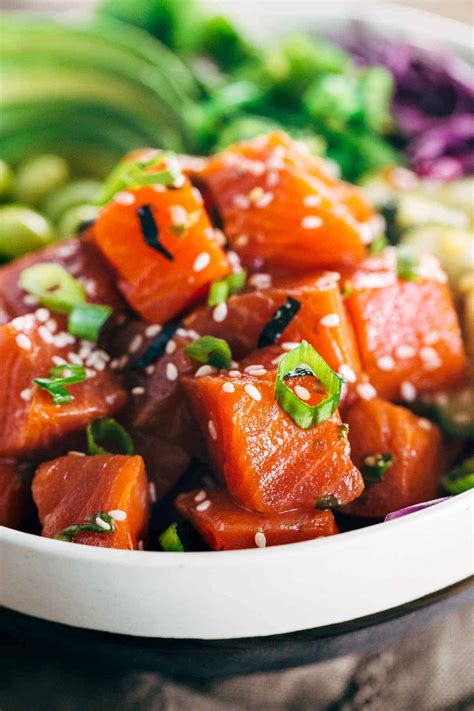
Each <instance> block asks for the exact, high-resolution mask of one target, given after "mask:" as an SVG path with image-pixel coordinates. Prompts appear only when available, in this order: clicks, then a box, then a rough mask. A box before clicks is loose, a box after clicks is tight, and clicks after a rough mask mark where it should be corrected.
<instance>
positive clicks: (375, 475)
mask: <svg viewBox="0 0 474 711" xmlns="http://www.w3.org/2000/svg"><path fill="white" fill-rule="evenodd" d="M178 5H179V7H178ZM232 5H234V4H233V3H230V4H229V6H227V4H226V8H227V9H228V7H230V10H229V12H230V15H228V16H227V15H223V14H222V15H221V14H220V15H213V14H212V13H211V11H210V9H209V7H208V8H207V9H202V8H201V7H200V6H198V5H195V4H192V3H189V4H188V3H182V5H181V4H178V3H176V4H174V5H173V4H172V3H171V4H170V3H167V2H160V1H159V0H155V2H154V3H150V7H152V6H153V7H154V8H155V10H156V13H155V14H156V17H155V15H153V14H150V17H149V18H148V19H146V18H144V17H143V16H140V17H138V16H137V15H136V13H135V11H134V7H135V4H134V3H127V2H125V3H122V6H121V7H122V9H121V10H120V12H119V15H120V16H118V17H117V12H118V11H117V3H113V2H105V3H103V4H102V5H100V7H99V8H98V9H96V11H95V15H94V18H93V19H91V18H88V19H87V21H82V23H78V24H77V23H76V24H64V23H59V22H55V21H53V20H44V19H38V18H26V19H25V18H24V17H19V16H13V15H12V16H9V15H6V16H5V23H6V26H7V29H8V33H7V37H8V41H7V43H6V49H5V55H6V62H5V68H4V70H3V74H4V76H3V80H4V82H5V92H4V96H5V116H6V121H5V126H4V127H3V128H2V129H0V157H1V158H2V160H1V162H0V192H1V199H2V204H1V205H0V259H1V263H0V363H1V379H0V383H1V385H0V387H1V390H2V392H1V404H0V424H1V427H0V524H1V526H2V528H1V537H2V541H3V542H2V559H3V562H4V569H5V570H6V571H7V575H6V576H5V578H8V579H5V581H4V583H2V586H1V587H2V588H3V593H2V596H3V600H2V603H3V604H4V605H5V606H6V607H9V608H12V609H14V610H18V611H19V612H24V613H26V614H31V615H34V616H37V617H43V618H45V619H49V620H54V621H57V622H63V623H66V624H70V625H73V626H78V627H87V628H91V629H98V630H105V631H111V632H120V633H123V634H133V635H143V636H148V635H149V636H155V637H187V638H189V637H197V638H224V637H236V636H240V637H245V636H256V635H268V634H276V633H280V632H290V631H294V630H297V629H307V628H310V627H316V626H318V625H324V624H329V623H337V622H341V621H342V620H347V619H354V618H357V617H362V616H363V615H368V614H371V613H375V612H379V611H381V610H383V609H388V608H391V607H395V606H397V605H401V604H404V603H406V602H408V601H410V600H414V599H416V598H421V597H423V596H424V595H428V594H430V593H433V592H435V591H436V590H439V589H441V588H447V587H449V586H450V585H453V584H455V583H459V582H460V581H462V580H464V579H466V578H468V577H469V575H470V573H471V568H472V562H471V561H470V555H469V538H470V537H472V528H471V527H472V489H473V488H474V445H473V440H474V389H473V357H474V178H473V176H472V174H473V172H474V84H473V83H472V68H471V67H470V66H469V63H468V61H467V59H466V56H467V55H468V45H467V48H465V56H464V57H461V56H460V55H459V52H458V51H457V49H456V48H453V47H451V48H449V42H448V41H446V45H447V48H446V50H443V51H441V50H437V51H434V49H432V50H431V51H430V50H428V49H427V48H426V46H424V45H422V44H420V42H416V41H415V40H414V39H413V37H412V35H410V31H409V28H408V27H407V25H408V24H409V23H408V22H407V20H406V19H404V18H405V15H404V13H403V11H401V12H400V17H399V18H398V20H397V19H396V13H395V15H394V18H395V19H394V24H395V27H396V31H394V32H393V33H392V34H393V36H392V37H391V38H390V39H387V37H383V36H382V35H381V34H380V32H381V30H380V28H377V26H375V23H374V22H373V21H372V22H370V21H366V22H365V23H362V24H361V23H359V24H356V25H354V23H353V22H351V21H350V20H352V19H353V18H351V17H348V18H347V19H346V21H344V22H340V23H339V24H338V23H337V18H334V17H333V18H332V22H329V20H328V17H329V16H328V13H327V12H326V13H320V15H319V14H318V13H319V12H320V11H318V9H317V8H315V7H314V5H312V6H311V7H312V9H309V5H306V4H303V6H304V7H303V9H301V11H300V12H299V13H297V19H298V18H299V28H298V26H296V27H295V31H294V32H293V33H292V34H289V33H288V31H287V30H286V20H285V18H286V15H285V14H284V13H283V12H282V13H281V14H280V15H278V13H276V17H279V18H280V24H281V27H280V28H279V29H278V30H275V31H274V32H273V34H274V36H273V35H272V36H271V37H269V38H267V40H266V42H265V43H264V44H263V45H262V46H260V44H259V43H258V42H257V40H255V39H254V38H253V37H252V35H251V33H250V34H247V33H246V31H245V28H244V27H243V26H242V27H241V26H240V25H239V24H238V18H237V19H235V18H234V19H233V17H232ZM237 5H238V4H235V6H236V8H237V9H236V11H235V12H236V15H239V12H240V10H241V8H240V10H239V8H238V7H237ZM260 5H261V8H260V9H259V12H260V13H261V17H260V18H259V21H260V23H261V24H264V23H265V18H266V17H267V15H266V13H271V16H272V18H273V21H274V20H275V12H274V10H275V7H280V8H281V7H282V4H279V3H273V4H270V3H261V4H260ZM210 7H211V9H215V4H214V5H212V4H211V6H210ZM272 7H273V10H272V9H271V8H272ZM154 12H155V11H154ZM244 14H245V13H244ZM329 15H330V13H329ZM153 18H154V19H153ZM157 18H158V19H157ZM158 20H159V21H158ZM191 20H192V22H193V23H194V24H193V27H195V28H196V27H197V28H198V29H196V31H195V32H194V33H190V30H189V26H190V25H189V23H190V22H191ZM318 22H319V23H320V25H321V27H322V29H320V30H319V31H318V32H315V31H313V32H310V31H309V29H307V28H308V27H310V26H311V24H312V25H314V27H315V28H317V27H318V26H319V25H318ZM147 23H148V24H147ZM325 23H326V24H325ZM397 23H398V24H397ZM244 24H245V23H244ZM247 24H249V20H247ZM297 24H298V23H297ZM301 27H303V28H306V29H303V30H302V29H301ZM185 28H187V29H186V32H185ZM389 34H390V33H389ZM191 35H192V36H191ZM322 35H324V37H323V36H322ZM137 39H141V40H142V43H143V45H140V43H138V44H137ZM102 46H103V47H104V50H103V57H104V58H101V59H99V58H98V56H99V55H98V54H96V52H98V51H99V49H98V48H100V47H102ZM28 47H30V50H28V49H27V48H28ZM27 51H31V52H35V53H36V54H37V64H36V66H35V67H34V69H33V70H32V76H31V78H30V80H29V82H26V81H23V76H24V66H23V64H24V62H25V61H27V60H25V58H24V53H25V52H27ZM20 55H21V56H22V57H23V60H21V61H20ZM63 56H65V57H66V59H65V60H64V62H62V61H61V60H60V58H61V57H63ZM54 57H57V60H58V61H57V66H55V67H53V66H52V59H53V60H54ZM101 57H102V55H101ZM471 59H472V58H471ZM22 63H23V64H22ZM140 69H142V70H143V71H142V72H140V71H139V70H140ZM145 70H147V71H148V73H149V77H150V78H149V80H148V79H147V80H145V78H144V77H145V74H146V72H145ZM68 72H72V74H71V77H72V76H78V77H79V79H78V80H77V83H76V84H74V81H73V82H72V84H71V83H68ZM133 72H135V79H133V77H132V75H133ZM74 73H75V74H74ZM93 75H95V76H96V78H97V81H98V83H99V80H100V84H101V86H104V87H105V88H104V91H103V95H101V96H99V94H97V95H95V96H92V95H90V96H89V95H87V92H84V91H82V90H81V89H80V88H79V87H80V81H82V80H83V79H84V81H85V78H87V77H89V79H88V81H89V83H88V84H87V86H88V87H89V88H88V90H87V91H90V92H93V89H92V88H90V87H92V86H93V82H92V80H91V77H92V76H93ZM109 76H110V92H109V91H108V88H107V86H108V85H107V78H108V77H109ZM147 76H148V75H147ZM45 77H48V81H49V83H45V82H46V80H45ZM71 77H69V79H70V78H71ZM81 77H82V78H81ZM104 80H105V81H104ZM55 82H57V86H58V87H68V89H67V91H66V94H64V95H63V94H61V96H62V98H61V102H63V103H62V104H61V103H60V104H59V105H58V104H56V103H54V102H55V101H56V98H55V94H54V89H51V92H52V93H51V95H50V96H49V95H48V91H49V89H48V87H49V86H50V84H51V85H53V84H54V83H55ZM114 82H116V83H117V88H120V91H119V92H118V93H114V91H112V87H113V83H114ZM45 87H46V90H45ZM61 91H62V89H61ZM40 93H42V98H41V99H40V98H39V94H40ZM45 94H46V95H45ZM121 97H125V98H124V99H123V98H121ZM53 99H54V102H53ZM58 101H59V99H58ZM52 102H53V103H52ZM119 103H122V104H125V103H126V104H127V108H126V109H125V108H124V106H119V105H118V104H119ZM53 106H54V112H56V114H58V115H57V116H56V117H55V118H54V121H53V122H52V123H51V122H50V114H51V111H52V107H53ZM58 106H59V108H60V109H61V107H62V109H61V110H59V109H58ZM67 107H69V109H67ZM154 111H155V114H154ZM51 115H52V114H51ZM41 117H43V119H44V125H43V127H41V124H39V127H38V128H36V127H37V126H38V121H39V119H40V118H41ZM142 119H143V120H142ZM51 120H52V119H51ZM62 123H64V124H65V127H64V126H62V125H60V124H62ZM125 126H126V128H127V130H125ZM76 129H77V130H76ZM63 137H64V140H63ZM48 141H49V142H48ZM95 154H96V155H95ZM447 560H449V563H446V561H447ZM400 566H401V567H403V568H404V570H401V571H400V570H398V574H399V576H400V578H401V580H399V581H398V583H397V585H393V584H392V583H393V574H394V573H393V571H394V569H397V568H399V567H400ZM13 570H14V571H15V574H13V573H12V576H13V577H12V579H10V577H11V576H10V574H9V572H8V571H13ZM322 577H324V581H323V580H322V579H321V578H322ZM339 578H342V584H341V580H340V579H339ZM81 579H82V582H81ZM84 579H86V580H87V581H88V582H87V585H85V584H84ZM336 581H338V582H337V584H336ZM104 586H105V587H107V588H109V593H110V594H109V596H108V597H107V603H106V604H104V602H101V603H100V602H98V600H100V598H101V595H100V592H101V590H103V587H104ZM86 587H87V592H85V588H86ZM335 587H338V589H339V590H340V589H341V588H342V589H343V590H344V589H346V590H349V591H352V592H350V597H351V600H350V601H348V600H347V599H346V598H345V596H344V595H343V593H342V592H336V591H335ZM262 589H263V590H264V591H265V594H264V595H263V596H261V597H260V599H258V595H259V591H260V593H261V592H262ZM77 590H80V591H82V592H81V593H80V594H79V595H78V594H77ZM75 591H76V593H75ZM295 591H296V592H295ZM191 598H192V599H193V602H192V604H191V602H190V600H191ZM283 599H286V600H287V601H288V600H291V601H292V605H291V607H292V610H291V611H289V612H288V614H287V613H286V612H285V614H284V615H281V614H280V613H281V603H282V600H283ZM213 600H214V603H213V602H212V601H213ZM310 600H312V601H313V602H314V600H316V601H317V605H316V606H315V605H313V604H310ZM71 601H73V604H72V605H71ZM138 603H140V604H139V607H140V609H139V610H138V611H137V613H136V614H135V613H134V614H133V615H132V614H131V613H130V609H132V608H131V606H132V605H136V604H138ZM196 606H197V609H200V610H201V615H200V616H199V615H196ZM315 607H317V608H318V609H315ZM165 610H170V611H171V613H170V614H167V613H165V612H164V611H165ZM198 617H199V619H197V618H198Z"/></svg>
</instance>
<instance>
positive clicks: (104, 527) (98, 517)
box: [54, 511, 115, 543]
mask: <svg viewBox="0 0 474 711" xmlns="http://www.w3.org/2000/svg"><path fill="white" fill-rule="evenodd" d="M114 531H115V522H114V519H113V518H112V516H109V514H107V513H104V511H98V512H97V513H95V514H91V515H90V516H88V517H87V518H86V519H85V520H84V521H83V522H82V523H73V524H72V525H71V526H67V527H66V528H63V530H62V531H61V532H60V533H58V534H57V535H56V536H54V537H55V539H56V540H57V541H68V543H72V542H73V541H74V537H75V536H77V534H78V533H113V532H114Z"/></svg>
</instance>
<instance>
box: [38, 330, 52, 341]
mask: <svg viewBox="0 0 474 711" xmlns="http://www.w3.org/2000/svg"><path fill="white" fill-rule="evenodd" d="M38 335H39V336H40V337H41V339H42V340H43V341H44V342H45V343H54V336H53V334H52V333H51V331H50V330H49V328H46V326H40V327H39V328H38Z"/></svg>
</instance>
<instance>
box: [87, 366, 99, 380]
mask: <svg viewBox="0 0 474 711" xmlns="http://www.w3.org/2000/svg"><path fill="white" fill-rule="evenodd" d="M86 375H87V377H88V378H95V376H96V375H97V373H96V371H95V370H91V369H90V368H86Z"/></svg>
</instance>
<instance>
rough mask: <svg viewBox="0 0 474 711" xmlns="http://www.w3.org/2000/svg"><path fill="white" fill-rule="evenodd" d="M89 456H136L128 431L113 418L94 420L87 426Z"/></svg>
mask: <svg viewBox="0 0 474 711" xmlns="http://www.w3.org/2000/svg"><path fill="white" fill-rule="evenodd" d="M87 449H88V452H89V454H127V455H129V456H132V455H133V454H135V447H134V444H133V440H132V438H131V437H130V435H129V434H128V432H127V430H126V429H125V428H124V427H122V425H121V424H119V423H118V422H117V421H116V420H114V419H113V418H102V419H99V420H92V422H89V424H88V425H87Z"/></svg>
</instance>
